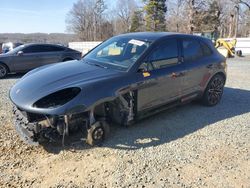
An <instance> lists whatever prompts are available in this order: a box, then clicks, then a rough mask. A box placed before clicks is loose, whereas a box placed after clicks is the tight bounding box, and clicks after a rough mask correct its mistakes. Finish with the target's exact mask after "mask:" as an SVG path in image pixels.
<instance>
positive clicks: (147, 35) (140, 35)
mask: <svg viewBox="0 0 250 188" xmlns="http://www.w3.org/2000/svg"><path fill="white" fill-rule="evenodd" d="M176 35H178V36H183V37H185V36H186V37H194V38H203V37H198V36H196V35H190V34H183V33H175V32H136V33H125V34H121V35H118V37H131V38H135V39H139V40H140V39H141V40H149V41H156V40H158V39H160V38H162V37H166V36H176Z"/></svg>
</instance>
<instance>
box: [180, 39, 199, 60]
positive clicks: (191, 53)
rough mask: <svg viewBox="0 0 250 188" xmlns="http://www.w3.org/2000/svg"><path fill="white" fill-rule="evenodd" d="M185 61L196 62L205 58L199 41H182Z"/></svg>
mask: <svg viewBox="0 0 250 188" xmlns="http://www.w3.org/2000/svg"><path fill="white" fill-rule="evenodd" d="M182 48H183V56H184V61H195V60H198V59H200V58H202V57H203V49H202V46H201V44H200V42H199V41H198V40H194V39H183V40H182Z"/></svg>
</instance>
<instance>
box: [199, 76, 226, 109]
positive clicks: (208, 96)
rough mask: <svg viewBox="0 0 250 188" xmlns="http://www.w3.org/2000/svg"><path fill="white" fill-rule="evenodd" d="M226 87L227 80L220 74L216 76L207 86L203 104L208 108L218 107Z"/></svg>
mask: <svg viewBox="0 0 250 188" xmlns="http://www.w3.org/2000/svg"><path fill="white" fill-rule="evenodd" d="M224 85H225V78H224V77H223V76H222V75H220V74H217V75H215V76H214V77H213V78H212V79H211V80H210V82H209V83H208V85H207V88H206V90H205V92H204V94H203V97H202V103H203V104H204V105H206V106H215V105H217V104H218V103H219V102H220V100H221V97H222V94H223V89H224Z"/></svg>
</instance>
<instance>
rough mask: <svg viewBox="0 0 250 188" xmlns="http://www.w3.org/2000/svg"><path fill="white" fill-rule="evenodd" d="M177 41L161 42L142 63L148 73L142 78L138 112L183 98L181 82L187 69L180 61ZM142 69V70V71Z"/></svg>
mask: <svg viewBox="0 0 250 188" xmlns="http://www.w3.org/2000/svg"><path fill="white" fill-rule="evenodd" d="M178 49H179V47H178V42H177V39H166V40H164V41H163V42H161V43H160V44H159V45H157V47H156V48H155V49H153V50H152V53H151V54H150V55H149V57H148V58H147V60H146V62H144V63H142V65H141V69H142V68H143V67H145V66H147V68H148V69H149V70H148V72H144V73H140V72H139V73H137V74H138V75H139V77H140V83H139V88H138V103H137V110H138V111H139V112H140V111H144V110H149V109H151V108H155V107H157V106H161V105H164V104H167V103H170V102H172V101H174V100H176V99H177V98H179V97H180V96H181V80H182V77H183V76H184V71H185V68H184V67H183V65H182V63H181V62H180V61H179V50H178ZM141 69H140V70H141Z"/></svg>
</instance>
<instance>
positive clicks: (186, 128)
mask: <svg viewBox="0 0 250 188" xmlns="http://www.w3.org/2000/svg"><path fill="white" fill-rule="evenodd" d="M17 80H18V76H11V77H10V78H7V79H3V80H0V120H1V121H0V187H157V188H158V187H250V57H245V58H235V59H230V60H228V81H227V84H226V88H225V92H224V96H223V99H222V101H221V103H220V104H219V105H218V106H216V107H213V108H208V107H204V106H201V105H200V104H197V103H191V104H188V105H186V106H183V107H179V108H177V109H174V110H171V111H167V112H164V113H161V114H159V115H156V116H153V117H151V118H149V119H146V120H144V121H142V122H139V123H138V124H136V125H135V126H133V127H130V128H128V129H126V128H120V127H112V134H111V136H110V139H109V140H107V141H106V142H105V143H104V144H103V146H102V147H95V148H91V147H89V146H87V145H86V144H85V143H84V142H83V141H78V142H74V143H71V144H69V145H68V146H66V147H65V148H62V147H61V146H60V145H57V146H56V145H48V146H45V147H42V146H40V147H31V146H27V145H26V144H24V143H23V142H22V141H20V139H19V137H18V135H17V134H16V132H15V131H14V129H13V127H12V119H11V118H12V117H11V116H12V115H11V103H10V101H9V99H8V90H9V88H10V87H11V86H12V85H13V84H14V83H15V82H16V81H17Z"/></svg>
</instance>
